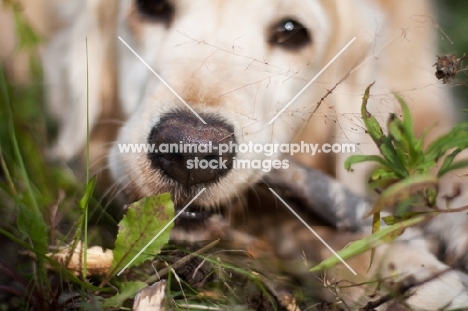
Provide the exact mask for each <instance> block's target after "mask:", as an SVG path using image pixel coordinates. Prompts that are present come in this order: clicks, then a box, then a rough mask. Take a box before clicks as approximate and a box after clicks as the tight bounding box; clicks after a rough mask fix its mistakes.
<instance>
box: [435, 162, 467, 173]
mask: <svg viewBox="0 0 468 311" xmlns="http://www.w3.org/2000/svg"><path fill="white" fill-rule="evenodd" d="M465 167H468V160H460V161H457V162H455V163H452V164H451V165H449V166H447V167H446V168H445V169H444V170H442V168H441V169H440V170H439V173H438V174H437V176H439V177H440V176H443V175H445V174H447V173H448V172H451V171H455V170H459V169H462V168H465Z"/></svg>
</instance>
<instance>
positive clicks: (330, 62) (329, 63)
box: [268, 37, 356, 124]
mask: <svg viewBox="0 0 468 311" xmlns="http://www.w3.org/2000/svg"><path fill="white" fill-rule="evenodd" d="M354 40H356V37H354V38H352V39H351V41H349V42H348V44H346V45H345V47H344V48H342V49H341V51H339V52H338V54H336V55H335V57H333V58H332V59H331V61H329V62H328V64H326V65H325V67H323V68H322V70H320V71H319V73H317V74H316V75H315V77H313V78H312V80H310V81H309V83H307V84H306V86H304V87H303V88H302V90H300V91H299V93H297V95H296V96H294V97H293V99H291V100H290V101H289V103H287V104H286V106H284V107H283V109H281V110H280V112H278V114H277V115H276V116H275V117H274V118H273V119H271V121H270V122H268V124H272V123H273V122H274V121H275V120H276V118H278V117H279V116H280V114H282V113H283V112H284V111H285V110H286V109H288V107H289V106H290V105H291V104H292V103H293V102H294V101H295V100H296V99H297V98H298V97H299V96H301V94H302V93H303V92H304V91H305V90H306V89H307V88H308V87H309V86H310V85H311V84H312V83H314V81H315V80H316V79H317V78H318V77H319V76H320V75H321V74H322V73H323V72H324V71H325V70H326V69H327V68H328V66H330V65H331V64H332V63H333V62H334V61H335V60H336V59H337V58H338V57H339V56H340V55H341V54H342V53H343V52H344V51H345V50H346V49H347V48H348V47H349V46H350V45H351V43H353V42H354Z"/></svg>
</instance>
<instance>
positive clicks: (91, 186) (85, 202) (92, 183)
mask: <svg viewBox="0 0 468 311" xmlns="http://www.w3.org/2000/svg"><path fill="white" fill-rule="evenodd" d="M96 181H97V176H93V178H91V180H90V181H89V182H88V184H87V185H86V191H85V193H84V195H83V197H82V198H81V200H80V207H81V208H82V209H84V208H85V207H86V206H88V203H89V200H90V199H91V197H92V195H93V192H94V187H95V186H96Z"/></svg>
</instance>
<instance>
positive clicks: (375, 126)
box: [361, 83, 385, 146]
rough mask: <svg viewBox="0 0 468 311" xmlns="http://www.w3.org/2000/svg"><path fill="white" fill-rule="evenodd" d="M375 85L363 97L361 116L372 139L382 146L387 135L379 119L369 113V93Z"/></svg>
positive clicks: (368, 88) (367, 89)
mask: <svg viewBox="0 0 468 311" xmlns="http://www.w3.org/2000/svg"><path fill="white" fill-rule="evenodd" d="M373 85H374V83H372V84H370V85H369V86H368V87H367V88H366V90H365V92H364V96H363V97H362V105H361V116H362V120H363V121H364V125H365V126H366V129H367V131H368V132H369V135H370V137H371V138H372V140H373V141H374V142H375V144H376V145H377V146H380V145H381V144H382V142H383V140H384V139H385V135H384V133H383V131H382V128H381V127H380V124H379V122H378V121H377V119H376V118H375V117H374V116H373V115H372V114H371V113H370V112H369V111H367V101H368V100H369V92H370V88H371V87H372V86H373Z"/></svg>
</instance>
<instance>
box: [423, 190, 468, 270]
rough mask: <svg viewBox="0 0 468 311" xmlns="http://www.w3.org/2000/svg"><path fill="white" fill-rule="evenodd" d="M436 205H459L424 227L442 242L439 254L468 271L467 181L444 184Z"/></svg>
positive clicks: (440, 206) (436, 239)
mask: <svg viewBox="0 0 468 311" xmlns="http://www.w3.org/2000/svg"><path fill="white" fill-rule="evenodd" d="M437 206H438V207H439V208H440V209H452V211H453V210H455V209H460V211H458V212H448V213H442V214H440V215H437V216H436V217H434V218H433V219H432V220H431V221H430V222H429V223H428V224H427V225H426V227H425V231H426V232H427V233H429V234H430V235H432V236H433V239H434V240H435V242H437V244H438V245H439V255H440V257H441V259H443V261H444V262H446V263H447V264H448V265H450V266H452V267H456V268H459V269H462V270H464V271H465V272H468V210H467V209H464V208H463V207H466V206H468V183H467V182H465V183H456V184H453V183H452V184H451V185H450V186H446V187H443V188H441V190H440V192H439V199H438V204H437Z"/></svg>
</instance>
